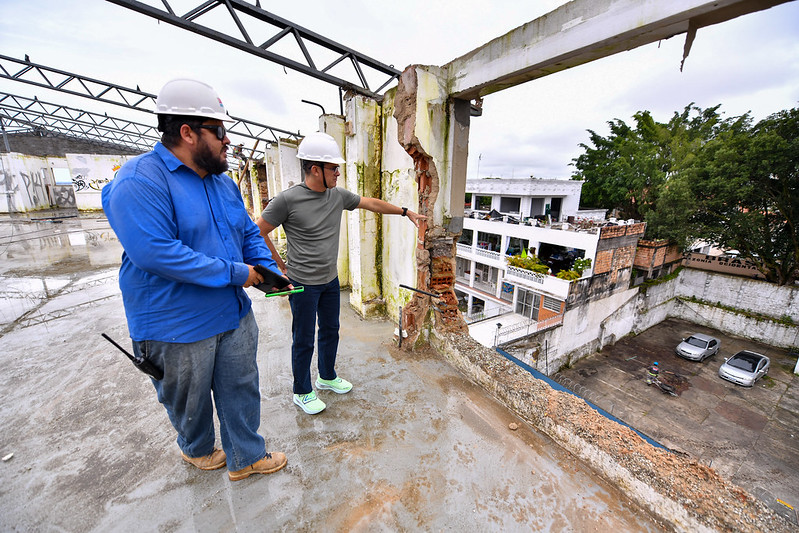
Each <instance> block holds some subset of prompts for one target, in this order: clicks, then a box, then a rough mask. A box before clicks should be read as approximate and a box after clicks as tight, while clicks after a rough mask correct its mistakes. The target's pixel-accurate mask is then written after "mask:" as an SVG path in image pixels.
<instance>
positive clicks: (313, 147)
mask: <svg viewBox="0 0 799 533" xmlns="http://www.w3.org/2000/svg"><path fill="white" fill-rule="evenodd" d="M297 159H304V160H306V161H319V162H320V163H335V164H337V165H343V164H344V163H346V161H345V160H344V158H343V157H341V150H340V149H339V147H338V143H337V142H336V140H335V139H334V138H333V137H331V136H330V135H328V134H327V133H322V132H321V131H316V132H314V133H309V134H308V135H306V136H305V138H303V140H302V142H301V143H300V146H299V147H298V148H297Z"/></svg>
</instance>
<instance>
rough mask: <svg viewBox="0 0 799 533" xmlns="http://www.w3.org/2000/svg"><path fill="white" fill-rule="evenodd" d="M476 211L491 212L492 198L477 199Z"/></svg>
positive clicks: (480, 197) (479, 197)
mask: <svg viewBox="0 0 799 533" xmlns="http://www.w3.org/2000/svg"><path fill="white" fill-rule="evenodd" d="M475 209H478V210H480V211H491V197H490V196H478V197H477V205H476V206H475Z"/></svg>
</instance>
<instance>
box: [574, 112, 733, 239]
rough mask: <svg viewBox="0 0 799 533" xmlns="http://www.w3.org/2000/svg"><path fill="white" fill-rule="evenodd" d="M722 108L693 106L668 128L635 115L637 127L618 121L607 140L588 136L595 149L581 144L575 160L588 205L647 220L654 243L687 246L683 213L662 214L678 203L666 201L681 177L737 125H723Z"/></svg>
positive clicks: (647, 116)
mask: <svg viewBox="0 0 799 533" xmlns="http://www.w3.org/2000/svg"><path fill="white" fill-rule="evenodd" d="M718 108H719V106H715V107H711V108H708V109H705V110H702V109H700V108H698V107H696V106H694V105H693V104H690V105H688V106H686V107H685V109H683V111H682V112H679V113H677V112H675V113H674V115H673V116H672V117H671V119H670V120H669V121H668V122H667V123H665V124H663V123H659V122H656V121H655V120H654V119H653V118H652V115H651V114H650V113H649V111H639V112H638V113H636V114H635V115H633V119H634V121H635V127H630V126H628V125H627V124H625V123H624V122H623V121H622V120H619V119H614V120H613V121H611V122H608V125H609V126H610V135H608V136H607V137H603V136H601V135H599V134H597V133H596V132H595V131H592V130H588V132H589V136H590V141H591V144H592V145H593V146H589V145H586V144H580V146H581V147H582V148H583V149H585V153H584V154H582V155H580V156H579V157H577V158H576V159H575V160H574V162H575V167H576V168H577V171H576V172H575V173H574V175H573V176H572V179H578V180H583V181H585V184H584V185H583V189H582V203H583V205H590V206H593V207H601V208H606V209H611V210H616V212H617V214H618V216H619V217H621V218H634V219H636V220H644V221H646V223H647V237H649V238H653V239H664V238H665V239H670V240H674V241H676V242H681V243H683V242H685V241H687V236H686V235H684V231H683V230H684V223H685V220H684V216H683V215H681V214H680V213H681V209H682V207H681V206H680V205H678V204H675V205H673V209H671V210H670V211H669V212H668V216H664V215H662V214H661V213H659V211H660V210H661V209H663V208H664V207H665V206H671V204H674V202H675V201H676V200H677V199H678V197H677V196H676V195H672V196H671V197H670V198H669V199H668V200H667V201H666V202H665V203H662V202H661V200H660V196H661V194H662V193H663V191H664V190H665V189H666V187H667V186H668V184H669V183H670V182H671V180H672V178H673V177H674V176H675V175H677V174H678V173H680V172H681V171H682V170H684V169H686V168H690V166H691V165H692V163H693V160H694V157H695V153H696V152H697V151H698V150H699V149H700V148H701V146H702V145H704V144H705V143H706V142H708V140H710V139H712V138H714V137H715V136H716V135H718V134H719V132H721V131H725V130H726V129H727V128H729V126H730V124H732V121H729V120H725V119H722V117H721V116H720V114H719V112H718ZM674 192H675V193H676V192H677V191H676V190H675V191H674ZM661 204H663V205H661Z"/></svg>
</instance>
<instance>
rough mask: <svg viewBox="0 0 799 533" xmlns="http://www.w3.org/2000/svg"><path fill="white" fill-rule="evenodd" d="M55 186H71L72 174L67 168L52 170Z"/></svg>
mask: <svg viewBox="0 0 799 533" xmlns="http://www.w3.org/2000/svg"><path fill="white" fill-rule="evenodd" d="M53 177H54V178H55V184H56V185H72V174H70V172H69V169H68V168H53Z"/></svg>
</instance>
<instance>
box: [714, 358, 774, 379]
mask: <svg viewBox="0 0 799 533" xmlns="http://www.w3.org/2000/svg"><path fill="white" fill-rule="evenodd" d="M770 363H771V361H769V358H768V357H766V356H765V355H763V354H759V353H755V352H750V351H749V350H741V351H740V352H738V353H737V354H735V355H733V356H732V357H730V358H729V359H725V360H724V364H723V365H721V368H719V377H720V378H722V379H726V380H727V381H732V382H733V383H736V384H738V385H743V386H744V387H751V386H753V385H754V384H755V382H756V381H757V380H758V379H760V378H762V377H763V376H765V375H766V374H768V369H769V365H770Z"/></svg>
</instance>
